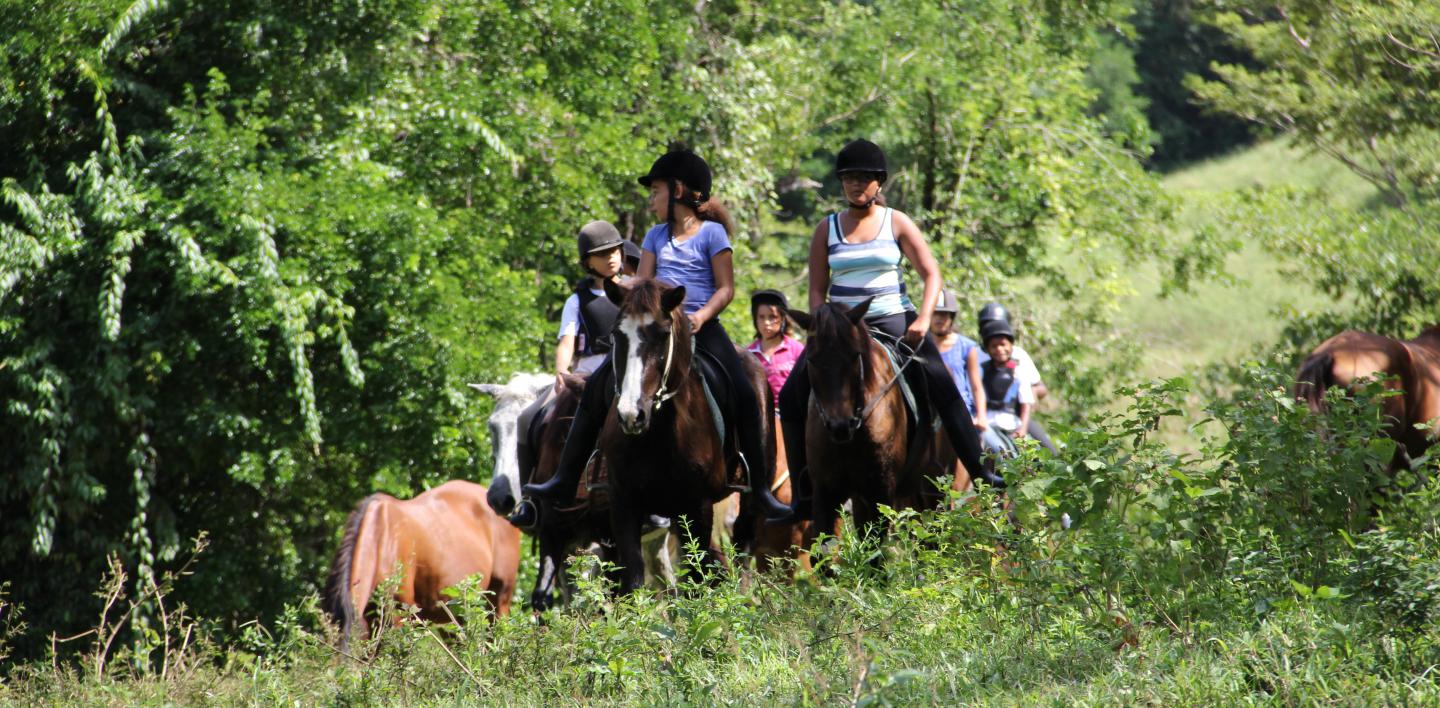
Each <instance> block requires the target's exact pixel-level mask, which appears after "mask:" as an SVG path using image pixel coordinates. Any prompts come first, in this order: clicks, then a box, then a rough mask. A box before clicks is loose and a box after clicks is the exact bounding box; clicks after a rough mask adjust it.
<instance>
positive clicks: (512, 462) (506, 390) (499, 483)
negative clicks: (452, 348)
mask: <svg viewBox="0 0 1440 708" xmlns="http://www.w3.org/2000/svg"><path fill="white" fill-rule="evenodd" d="M554 385H555V375H554V374H530V373H518V374H515V375H514V376H511V377H510V380H509V381H508V382H506V383H504V384H474V383H472V384H470V388H473V389H475V390H476V391H479V392H481V393H483V394H485V395H487V396H490V397H492V398H494V399H495V410H494V411H493V412H492V413H490V421H489V425H490V447H491V450H492V451H493V453H494V459H495V474H494V476H493V477H492V478H491V480H490V490H489V491H488V492H486V494H485V500H486V501H487V502H489V503H490V508H491V509H494V510H495V511H496V513H499V514H509V513H510V512H511V511H512V510H513V509H514V508H515V503H516V502H517V501H518V500H519V495H520V461H519V458H518V457H517V456H516V450H517V449H518V447H519V444H520V432H519V430H518V429H517V427H518V426H517V421H518V420H519V418H520V413H521V412H522V411H524V410H525V409H526V408H527V407H528V406H529V405H530V404H531V403H534V402H535V400H536V399H538V398H540V396H541V395H543V394H544V393H545V392H546V391H548V390H550V388H551V387H552V386H554Z"/></svg>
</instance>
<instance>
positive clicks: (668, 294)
mask: <svg viewBox="0 0 1440 708" xmlns="http://www.w3.org/2000/svg"><path fill="white" fill-rule="evenodd" d="M683 304H685V286H684V285H676V286H675V287H673V288H670V289H669V290H666V291H665V292H663V293H661V294H660V309H661V311H663V312H669V311H671V310H673V309H675V308H677V307H679V306H681V305H683Z"/></svg>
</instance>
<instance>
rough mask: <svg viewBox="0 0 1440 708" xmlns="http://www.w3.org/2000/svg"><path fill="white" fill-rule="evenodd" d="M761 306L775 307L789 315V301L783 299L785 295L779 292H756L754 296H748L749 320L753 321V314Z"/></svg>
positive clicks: (767, 290)
mask: <svg viewBox="0 0 1440 708" xmlns="http://www.w3.org/2000/svg"><path fill="white" fill-rule="evenodd" d="M761 305H775V306H778V307H779V308H780V311H781V312H783V313H785V314H787V315H788V314H790V300H789V299H788V298H786V297H785V293H782V292H780V291H779V290H769V289H766V290H756V291H755V294H754V295H751V296H750V317H751V319H754V317H755V312H756V310H759V309H760V306H761Z"/></svg>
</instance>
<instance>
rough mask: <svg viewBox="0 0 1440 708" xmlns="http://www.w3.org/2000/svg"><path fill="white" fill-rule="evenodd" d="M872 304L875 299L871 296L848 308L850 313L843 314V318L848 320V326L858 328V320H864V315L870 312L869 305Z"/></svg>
mask: <svg viewBox="0 0 1440 708" xmlns="http://www.w3.org/2000/svg"><path fill="white" fill-rule="evenodd" d="M872 302H875V298H874V297H873V296H871V297H867V298H865V301H864V302H861V303H860V304H859V305H856V306H854V307H852V308H850V311H849V312H847V313H845V316H846V317H848V318H850V324H852V325H856V326H859V324H860V320H863V319H865V313H867V312H869V311H870V303H872Z"/></svg>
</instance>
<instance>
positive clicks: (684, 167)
mask: <svg viewBox="0 0 1440 708" xmlns="http://www.w3.org/2000/svg"><path fill="white" fill-rule="evenodd" d="M658 179H663V180H665V181H666V183H667V184H669V186H670V207H669V209H668V211H667V213H666V215H665V220H666V222H667V223H670V224H673V223H674V222H675V205H676V204H684V205H685V206H688V207H690V208H691V209H699V208H700V205H701V204H704V203H705V202H707V201H709V200H710V181H711V176H710V165H709V163H707V162H705V159H704V158H702V157H700V156H699V155H696V154H695V153H693V152H691V151H690V150H687V149H684V148H679V149H674V150H671V151H670V152H667V153H665V154H664V155H661V156H660V157H659V158H657V159H656V160H655V162H654V164H652V165H650V171H649V172H647V173H645V174H644V175H642V176H641V177H640V184H642V185H644V186H646V187H649V186H650V183H651V182H654V181H655V180H658ZM681 182H683V183H684V184H685V188H686V189H687V190H688V191H687V193H685V194H680V190H679V184H678V183H681Z"/></svg>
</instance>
